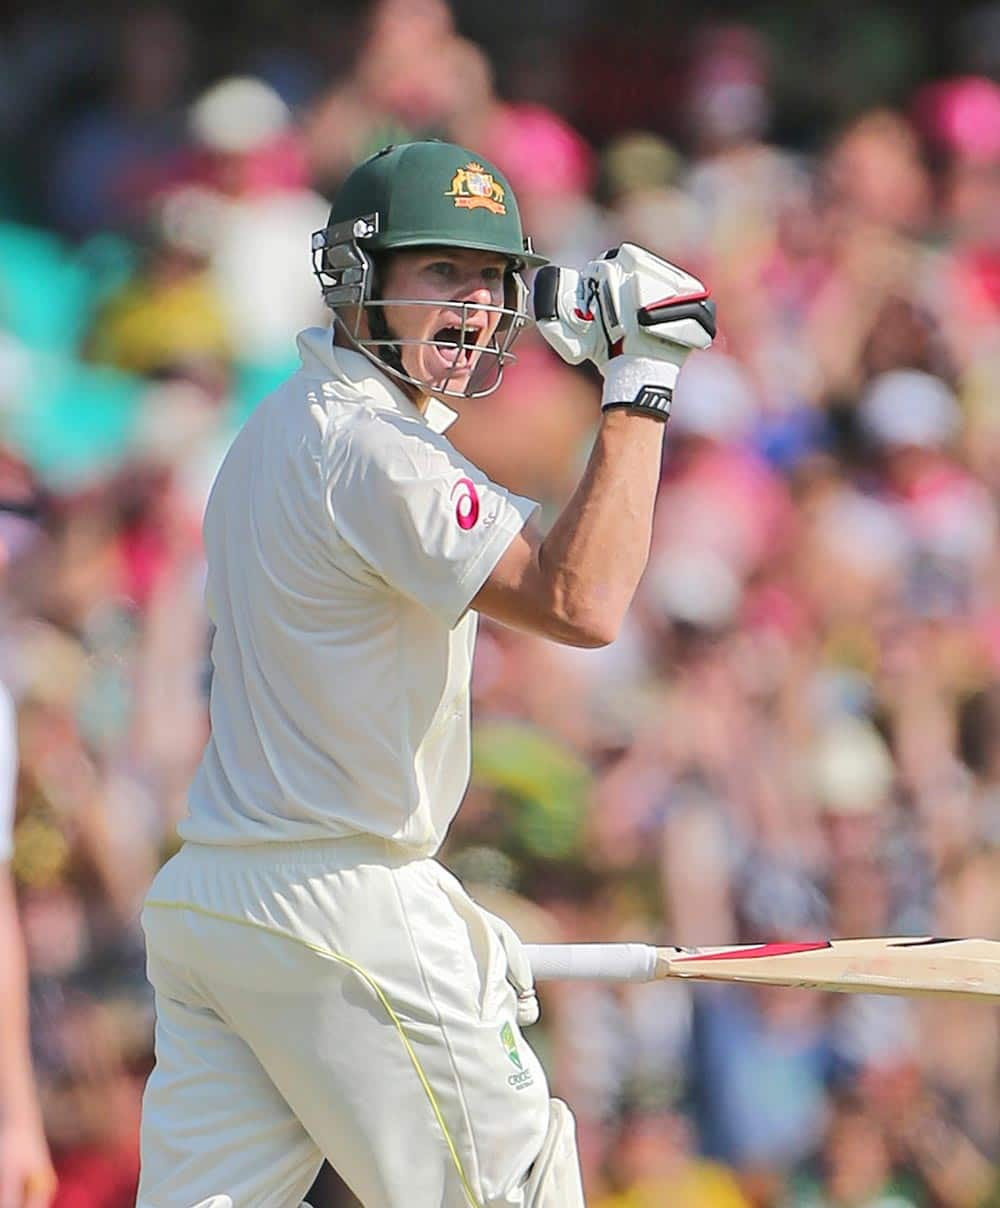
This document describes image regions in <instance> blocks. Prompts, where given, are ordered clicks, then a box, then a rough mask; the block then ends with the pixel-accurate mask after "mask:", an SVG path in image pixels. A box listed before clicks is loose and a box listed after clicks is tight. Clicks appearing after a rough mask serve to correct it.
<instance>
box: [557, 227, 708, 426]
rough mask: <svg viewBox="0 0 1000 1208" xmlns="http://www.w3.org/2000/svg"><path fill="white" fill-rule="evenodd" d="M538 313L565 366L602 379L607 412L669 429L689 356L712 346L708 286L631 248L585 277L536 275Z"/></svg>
mask: <svg viewBox="0 0 1000 1208" xmlns="http://www.w3.org/2000/svg"><path fill="white" fill-rule="evenodd" d="M534 306H535V321H536V322H537V324H538V330H539V331H540V332H541V333H542V335H543V336H544V337H545V339H546V341H547V342H548V343H549V344H550V345H551V346H552V347H553V348H554V349H555V350H556V352H558V353H559V355H560V356H561V357H562V358H563V360H564V361H568V362H569V363H570V364H571V365H578V364H579V363H580V362H581V361H592V362H593V363H594V364H595V365H596V366H597V368H598V369H599V370H600V371H601V373H602V374H603V375H604V392H603V397H602V401H601V406H602V408H603V409H604V410H605V411H607V410H610V409H611V408H614V407H627V408H629V409H630V410H634V411H639V412H642V413H643V414H646V415H652V416H654V417H655V418H657V419H660V420H664V421H665V420H666V419H667V418H668V417H669V415H670V402H671V399H672V398H673V391H674V385H675V383H676V381H677V375H678V373H680V369H681V366H682V365H683V364H684V361H685V359H686V358H687V356H688V354H689V353H690V352H691V351H693V350H694V349H695V348H707V347H708V346H709V345H710V344H711V343H712V340H713V339H714V338H715V303H714V302H712V301H711V300H710V298H709V296H708V290H707V289H706V288H705V287H704V285H702V283H701V282H700V281H699V280H698V278H697V277H692V276H691V274H690V273H686V272H684V270H683V269H679V268H677V267H676V265H673V264H669V263H668V262H667V261H666V260H661V259H660V258H659V256H654V255H653V253H652V252H647V251H646V249H645V248H641V247H638V246H636V244H634V243H623V244H622V245H621V247H618V248H613V249H612V250H611V251H610V252H605V254H604V256H603V257H602V258H601V259H600V260H591V262H590V263H589V264H588V265H587V266H586V268H584V270H583V272H582V273H578V272H577V271H576V270H575V269H569V268H559V267H557V266H556V265H547V266H546V267H545V268H542V269H539V270H538V272H537V273H536V274H535V285H534Z"/></svg>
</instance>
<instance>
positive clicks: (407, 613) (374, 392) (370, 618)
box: [179, 328, 537, 854]
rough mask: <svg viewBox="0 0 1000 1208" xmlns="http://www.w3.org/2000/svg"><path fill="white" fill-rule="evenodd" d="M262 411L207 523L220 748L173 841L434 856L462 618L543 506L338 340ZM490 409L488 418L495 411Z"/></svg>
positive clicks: (439, 415) (229, 466)
mask: <svg viewBox="0 0 1000 1208" xmlns="http://www.w3.org/2000/svg"><path fill="white" fill-rule="evenodd" d="M299 351H300V353H301V357H302V367H301V369H300V370H299V372H298V373H296V374H295V375H294V376H292V377H291V378H289V379H288V381H287V382H285V383H284V384H283V385H282V386H281V387H279V389H278V390H277V391H275V393H274V394H272V395H270V396H269V397H268V398H266V399H265V400H264V401H263V402H262V403H261V404H260V405H259V406H258V407H257V409H256V410H255V411H254V413H253V414H252V415H251V417H250V419H249V420H248V421H247V423H246V425H245V426H244V427H243V429H242V430H241V431H240V433H239V435H238V436H237V437H236V440H235V441H234V443H233V445H232V447H231V448H230V450H229V452H228V454H227V455H226V458H225V460H224V462H223V464H222V466H221V468H220V470H219V473H218V476H217V477H216V480H215V484H214V486H213V487H212V492H211V496H210V498H209V502H208V508H207V510H206V514H205V522H204V540H205V553H206V558H207V562H208V582H207V588H206V600H207V605H208V611H209V616H210V618H211V621H212V624H213V626H214V630H215V632H214V635H213V639H212V664H213V676H212V688H211V702H210V714H211V723H212V730H211V737H210V739H209V741H208V745H207V747H206V749H205V753H204V756H203V757H202V761H201V765H200V767H199V768H198V771H197V774H196V776H195V779H194V781H193V783H192V786H191V790H190V793H189V816H188V817H187V818H185V819H184V820H183V821H182V823H181V825H180V827H179V830H180V834H181V835H182V836H183V837H184V838H185V839H189V840H192V841H194V842H199V843H221V844H248V843H263V842H273V841H282V840H286V841H300V840H307V839H324V838H330V837H333V836H337V835H345V834H351V833H364V834H373V835H379V836H382V837H385V838H388V839H393V840H396V841H398V842H401V843H404V844H407V845H411V846H412V847H414V848H415V849H418V850H419V852H420V853H421V854H430V853H432V852H434V851H436V850H437V848H438V846H439V845H440V843H441V841H442V839H443V838H444V835H445V832H446V831H447V828H448V825H449V823H450V822H451V820H452V818H453V817H454V815H455V812H456V811H457V809H458V807H459V805H460V803H461V800H462V797H463V795H464V793H465V789H466V785H467V784H468V778H469V760H470V744H469V679H470V674H471V669H472V650H473V645H474V642H475V633H476V619H477V618H476V614H475V613H474V612H470V611H469V603H470V601H471V600H472V598H473V596H474V595H475V594H476V592H477V591H478V590H479V588H480V587H481V586H482V585H483V583H484V582H485V581H486V578H487V576H488V575H489V573H490V571H491V570H492V569H493V567H494V566H495V565H496V563H497V562H498V561H499V559H500V556H501V555H502V554H503V552H504V550H505V549H506V548H507V546H508V545H509V544H510V542H511V540H512V539H513V538H514V536H515V535H516V534H517V533H518V532H519V531H520V529H521V528H522V527H523V525H524V523H525V521H526V520H527V519H528V517H529V516H530V515H531V514H532V512H534V510H535V508H536V507H537V504H535V503H533V502H532V501H531V500H527V499H522V498H520V497H519V496H516V495H512V494H510V493H509V492H508V491H506V490H504V489H503V488H502V487H499V486H497V485H495V484H494V483H492V482H491V481H490V480H489V479H488V478H487V477H486V476H485V475H484V474H483V473H482V472H481V471H480V470H479V469H477V468H476V467H475V466H474V465H472V464H471V463H470V462H469V461H467V460H466V459H465V458H464V457H462V456H461V455H460V454H459V453H458V452H456V450H455V449H454V448H452V446H451V445H450V444H449V442H448V440H447V439H446V438H445V437H444V436H443V435H442V433H443V431H444V429H445V428H446V427H447V426H448V424H450V423H451V421H452V420H453V419H454V418H455V414H454V412H453V411H451V410H450V409H449V408H447V407H445V406H443V405H442V404H441V403H438V402H436V401H433V400H432V401H431V402H430V404H429V406H428V408H427V411H426V414H424V415H422V414H421V413H420V411H419V410H418V409H417V408H416V407H415V406H414V405H413V404H412V403H411V402H410V401H409V400H408V399H407V398H406V396H405V395H404V394H403V393H402V392H401V391H400V390H398V389H397V388H396V387H395V386H394V385H393V384H392V383H391V382H390V380H389V378H388V377H386V376H385V375H383V374H381V373H379V372H378V371H377V369H376V368H375V366H373V365H372V364H371V362H370V361H368V360H367V359H366V358H365V357H364V356H362V355H361V354H360V353H357V352H353V351H349V350H347V349H343V348H335V347H334V346H333V343H332V333H331V331H330V330H329V329H328V328H309V329H307V330H306V331H304V332H302V333H301V334H300V336H299ZM484 405H486V406H488V405H489V404H488V403H486V404H484Z"/></svg>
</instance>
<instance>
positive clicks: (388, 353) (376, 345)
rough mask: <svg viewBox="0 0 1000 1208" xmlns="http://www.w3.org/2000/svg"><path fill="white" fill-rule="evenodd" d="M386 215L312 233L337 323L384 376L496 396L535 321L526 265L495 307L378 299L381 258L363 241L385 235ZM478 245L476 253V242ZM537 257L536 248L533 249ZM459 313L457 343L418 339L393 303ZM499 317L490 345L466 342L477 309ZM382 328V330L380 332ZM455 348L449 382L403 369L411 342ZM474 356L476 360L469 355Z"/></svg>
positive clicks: (511, 275) (512, 273) (426, 387)
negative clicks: (457, 379) (390, 317)
mask: <svg viewBox="0 0 1000 1208" xmlns="http://www.w3.org/2000/svg"><path fill="white" fill-rule="evenodd" d="M378 231H379V218H378V214H368V215H365V216H363V217H360V218H355V219H347V220H345V221H344V222H339V223H335V224H333V225H331V226H328V227H326V228H325V229H324V230H321V231H316V232H315V234H314V235H313V237H312V260H313V272H314V273H315V275H316V278H317V279H318V281H319V283H320V287H321V288H322V290H323V298H324V300H325V302H326V304H327V306H329V308H330V309H331V311H333V315H334V320H335V322H336V324H337V325H338V327H339V328H340V330H341V331H342V332H343V333H344V334H345V336H346V337H347V339H348V340H349V341H350V343H351V346H352V347H353V348H355V349H357V351H359V352H361V353H363V354H364V355H365V356H366V357H368V359H369V360H370V361H372V362H373V363H374V364H375V365H377V366H378V368H379V369H381V370H382V371H383V372H384V373H387V374H389V375H390V376H391V377H393V378H395V379H396V380H397V381H401V382H405V383H406V384H407V385H410V386H415V387H416V388H417V389H418V390H421V391H424V392H426V393H427V394H431V395H435V396H443V397H445V398H483V397H485V396H486V395H488V394H492V393H493V391H494V390H496V388H497V387H498V386H499V385H500V382H501V381H502V380H503V372H504V368H505V367H506V365H508V364H509V363H510V362H512V361H515V360H516V359H517V358H516V357H515V356H514V354H513V353H512V352H511V346H512V344H513V343H514V341H515V340H516V339H517V337H518V335H519V334H520V333H521V332H522V331H523V330H524V328H525V327H526V326H527V324H528V323H529V322H530V315H529V313H528V306H527V300H528V291H527V289H526V287H525V284H524V281H523V280H522V278H521V273H520V271H519V269H520V264H519V262H518V261H517V260H515V259H514V258H513V257H510V258H508V267H507V269H506V271H505V272H504V305H503V306H492V305H483V304H481V303H474V302H457V301H455V302H450V303H445V302H442V301H440V300H434V299H426V298H377V297H375V296H374V294H375V290H376V284H377V283H376V275H377V274H376V271H375V263H374V261H373V259H372V255H371V253H370V252H368V251H366V250H365V249H364V247H363V242H364V241H365V240H367V239H371V238H372V237H373V236H375V235H377V234H378ZM436 246H445V247H448V246H449V245H438V244H436V243H434V242H433V241H428V242H427V243H426V244H421V243H412V244H409V245H408V247H400V248H398V249H393V248H387V249H385V251H381V252H380V255H387V254H389V253H391V252H392V251H393V250H399V251H405V250H409V248H412V249H413V250H414V251H416V250H419V248H420V247H436ZM471 250H476V249H475V247H474V245H473V246H472V249H471ZM526 251H527V252H528V254H529V255H530V254H531V249H530V247H528V248H527V249H526ZM444 305H447V306H448V307H449V309H452V310H456V311H458V312H459V313H460V315H461V327H460V329H459V338H458V341H457V343H456V342H453V341H449V340H435V339H430V340H410V339H399V338H397V337H395V336H394V335H393V334H392V333H391V332H390V331H389V328H388V325H387V323H386V321H385V308H386V307H387V306H427V307H431V306H433V307H442V306H444ZM482 313H485V314H488V315H499V316H500V318H499V322H498V323H497V325H496V329H495V330H494V332H493V334H492V335H491V336H490V339H489V343H487V344H485V345H483V346H480V345H479V344H478V343H475V342H469V343H468V344H467V343H466V339H467V337H470V336H471V337H475V335H476V330H475V328H474V327H473V326H472V325H471V324H470V323H469V318H470V316H471V315H472V314H482ZM362 315H365V316H367V318H368V333H369V334H368V335H363V334H362V330H361V329H362V323H361V319H362ZM376 333H377V334H376ZM414 345H417V346H424V347H429V348H443V349H453V350H454V358H453V363H452V368H451V369H450V370H449V372H448V373H447V375H446V376H445V378H444V383H443V385H439V384H435V383H432V382H427V381H423V380H421V379H420V378H417V377H414V376H412V375H411V374H409V373H407V372H406V370H405V369H404V367H403V360H402V352H401V350H402V349H403V348H405V347H408V346H414ZM466 353H467V354H468V357H469V359H468V361H467V362H466V360H465V355H466ZM466 369H471V372H470V373H469V375H468V380H467V382H466V384H465V386H464V387H462V388H460V387H458V385H457V384H456V385H455V386H454V387H452V386H451V385H450V383H451V381H452V378H453V377H454V376H455V375H456V374H458V373H464V372H465V371H466Z"/></svg>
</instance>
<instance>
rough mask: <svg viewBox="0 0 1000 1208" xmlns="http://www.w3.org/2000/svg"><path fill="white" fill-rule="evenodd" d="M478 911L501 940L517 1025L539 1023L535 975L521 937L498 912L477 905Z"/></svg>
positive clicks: (526, 1025) (539, 1011)
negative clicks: (512, 990)
mask: <svg viewBox="0 0 1000 1208" xmlns="http://www.w3.org/2000/svg"><path fill="white" fill-rule="evenodd" d="M477 905H478V903H477ZM479 910H480V913H481V914H482V916H483V918H484V919H485V920H486V922H487V923H488V924H489V926H490V928H491V930H492V931H493V934H494V935H495V936H496V937H497V939H498V940H499V941H500V946H501V947H502V948H503V950H504V955H505V956H506V958H507V980H508V981H509V982H510V984H511V985H512V986H513V987H514V990H515V992H516V994H517V1023H518V1026H519V1027H522V1028H526V1027H529V1026H530V1025H531V1024H533V1023H537V1022H538V1017H539V1015H540V1014H541V1009H540V1007H539V1005H538V996H537V995H536V993H535V978H534V975H533V974H532V972H531V962H530V961H529V960H528V954H527V953H526V952H525V950H524V945H523V944H522V943H521V938H520V936H519V935H518V934H517V932H516V931H515V930H514V928H513V927H511V925H510V924H509V923H505V922H504V920H503V919H502V918H500V917H499V916H498V915H495V914H491V913H490V912H489V911H488V910H484V909H483V908H482V906H480V907H479Z"/></svg>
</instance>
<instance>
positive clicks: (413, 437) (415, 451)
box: [326, 403, 460, 476]
mask: <svg viewBox="0 0 1000 1208" xmlns="http://www.w3.org/2000/svg"><path fill="white" fill-rule="evenodd" d="M326 443H327V449H328V464H329V465H330V467H331V468H333V469H337V468H341V469H346V468H347V466H348V465H354V466H355V467H357V468H359V469H367V470H370V471H372V472H377V471H379V470H380V469H381V470H383V471H385V472H387V473H397V472H405V471H410V472H412V473H415V474H419V475H421V476H424V475H435V474H441V473H445V472H447V470H448V469H449V468H454V467H456V466H458V465H459V463H460V458H459V454H458V453H457V452H456V450H455V449H454V447H453V446H452V445H451V443H450V442H449V441H448V440H447V438H446V437H444V436H442V435H441V434H440V433H437V432H434V431H433V430H432V429H430V428H428V427H427V425H426V424H423V423H421V421H420V420H419V419H416V418H414V417H411V416H406V415H401V414H399V413H397V412H394V411H384V410H380V409H378V408H375V407H370V406H366V405H364V403H357V404H354V405H351V406H349V407H345V408H343V410H342V412H341V413H340V415H339V416H338V417H337V419H336V422H334V423H332V424H331V425H330V426H329V428H328V439H327V442H326Z"/></svg>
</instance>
